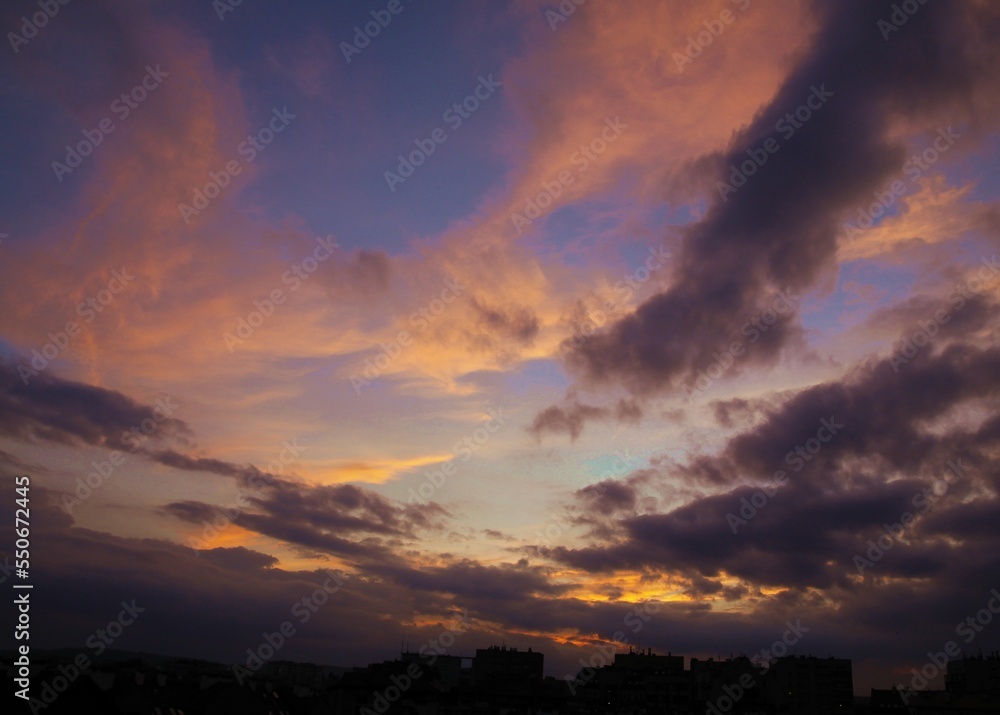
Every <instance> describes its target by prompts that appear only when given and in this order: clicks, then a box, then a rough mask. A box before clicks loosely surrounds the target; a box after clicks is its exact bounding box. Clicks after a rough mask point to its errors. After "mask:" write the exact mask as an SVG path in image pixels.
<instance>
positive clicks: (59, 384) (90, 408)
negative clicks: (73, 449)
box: [0, 360, 192, 448]
mask: <svg viewBox="0 0 1000 715" xmlns="http://www.w3.org/2000/svg"><path fill="white" fill-rule="evenodd" d="M18 367H23V364H18V363H14V362H13V361H10V360H0V428H2V429H3V431H4V432H5V433H6V434H7V435H9V436H11V437H13V438H15V439H18V440H22V441H35V440H39V439H41V440H46V441H50V442H58V443H61V444H76V445H82V444H90V445H95V446H99V447H108V448H117V447H120V446H122V445H124V444H126V441H127V440H126V437H125V435H128V434H129V433H130V432H131V431H132V430H133V429H139V430H141V431H142V432H141V434H140V436H141V437H142V438H143V439H145V435H146V434H148V435H149V438H150V439H154V440H160V441H170V440H174V441H178V442H180V443H188V442H189V440H190V437H191V434H192V433H191V430H190V428H189V427H188V425H187V424H186V423H185V422H183V421H182V420H179V419H176V418H174V417H170V416H169V414H170V413H171V412H172V411H173V408H174V407H175V405H173V404H172V403H171V402H170V400H169V399H168V400H166V402H164V401H162V400H161V403H162V404H160V403H158V404H155V405H143V404H140V403H138V402H136V401H135V400H133V399H131V398H129V397H127V396H125V395H123V394H122V393H120V392H116V391H114V390H108V389H105V388H102V387H96V386H94V385H87V384H84V383H81V382H75V381H72V380H65V379H63V378H60V377H57V376H56V375H54V374H53V373H52V371H51V370H49V371H46V372H42V373H39V374H37V375H34V376H29V377H28V379H27V384H25V380H24V379H22V375H21V374H19V372H18ZM144 423H145V424H146V425H149V424H150V423H152V424H153V425H156V430H155V431H152V432H151V431H149V429H147V428H144V427H143V425H144ZM133 439H135V438H134V437H133Z"/></svg>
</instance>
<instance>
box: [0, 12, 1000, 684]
mask: <svg viewBox="0 0 1000 715" xmlns="http://www.w3.org/2000/svg"><path fill="white" fill-rule="evenodd" d="M578 2H579V4H578V5H577V4H576V3H578ZM903 4H904V5H906V6H907V8H908V9H909V11H903V10H902V9H898V6H897V9H894V6H893V5H892V3H885V2H872V1H865V2H853V1H852V2H837V3H827V2H806V1H802V2H796V1H789V2H770V3H765V2H763V0H733V1H730V0H717V1H713V2H705V1H703V0H699V1H697V2H696V1H694V0H691V1H686V0H685V1H681V0H669V1H668V0H663V1H661V2H651V1H647V0H634V1H631V2H622V3H619V2H610V1H609V0H586V1H581V0H574V1H573V2H570V1H569V0H566V1H565V2H563V3H562V4H561V5H560V4H558V3H538V2H534V1H533V0H531V1H528V0H525V1H520V0H509V1H504V2H499V1H496V2H494V1H488V0H468V1H466V2H429V1H421V0H391V1H388V2H381V0H379V1H377V2H371V3H368V2H355V1H349V2H333V3H330V2H297V3H279V2H261V1H259V0H244V1H243V2H241V3H239V4H233V3H230V2H229V1H228V0H218V1H217V2H215V3H214V4H213V3H212V2H210V1H209V0H199V1H198V2H194V1H192V0H183V1H181V2H153V1H146V0H143V1H140V2H128V3H113V2H103V1H102V2H69V3H68V4H66V5H58V11H57V12H56V14H55V15H54V16H52V17H48V16H47V15H45V13H44V12H43V11H41V10H39V5H38V3H36V2H29V1H28V0H16V2H11V3H6V4H5V6H4V9H3V11H2V12H0V27H2V28H3V31H4V33H5V36H6V38H7V41H6V43H5V46H4V47H3V49H2V50H0V126H2V128H3V141H2V142H0V179H2V184H3V191H2V192H0V472H2V474H3V475H4V484H5V485H7V489H6V491H5V494H6V496H5V498H4V500H3V501H2V505H3V506H2V512H3V514H4V517H3V518H4V520H5V523H7V524H12V523H13V510H14V503H13V500H14V498H15V496H14V492H13V483H14V477H15V476H16V475H23V474H27V475H30V477H31V492H30V494H31V516H32V520H31V521H32V526H31V529H32V545H31V549H32V557H31V582H32V583H34V584H35V589H34V598H35V599H36V601H35V603H36V610H35V611H34V614H35V621H34V624H33V631H32V640H31V643H32V646H33V647H36V648H42V647H67V648H79V649H84V648H85V646H84V643H85V642H86V640H87V638H88V636H89V635H90V634H92V633H93V632H94V630H95V629H96V628H98V627H100V626H101V625H102V624H106V623H107V622H108V621H109V620H111V619H113V618H114V617H115V615H116V614H117V613H118V611H119V610H120V608H121V606H120V603H121V602H122V601H126V602H131V601H132V600H133V599H135V601H136V602H137V603H138V604H139V605H141V606H143V607H144V608H145V609H146V610H145V611H144V612H143V613H142V615H141V617H139V618H138V619H137V620H136V623H135V624H134V625H132V626H130V627H129V628H128V629H127V630H126V631H125V633H124V634H123V635H122V636H121V637H120V639H118V640H117V641H116V642H115V644H114V647H115V648H123V649H131V650H142V651H149V652H156V653H163V654H170V655H187V656H197V657H204V658H211V659H216V660H220V661H223V662H227V663H230V662H238V661H240V660H245V659H246V650H247V649H248V648H254V647H256V645H257V644H258V643H260V642H261V638H262V634H263V633H266V632H272V631H274V630H276V629H277V628H278V627H279V625H280V624H281V623H282V621H283V620H285V619H288V618H289V613H290V612H291V609H292V607H293V606H294V605H295V604H296V603H297V602H299V601H300V600H301V599H302V598H303V597H307V596H309V594H311V593H313V592H314V591H315V590H316V589H317V588H319V586H320V584H321V583H323V581H324V579H326V578H327V575H326V574H327V572H328V571H329V572H333V573H338V572H339V573H341V574H342V575H343V577H344V578H345V579H346V581H345V584H344V586H343V588H341V589H340V590H338V591H337V592H336V593H335V594H333V595H331V596H330V598H329V601H328V602H327V603H325V604H324V605H323V606H322V607H321V608H320V609H319V610H318V611H317V612H316V613H315V614H314V617H312V618H311V619H310V620H309V621H308V623H303V624H301V625H300V626H299V627H298V632H297V633H296V634H295V635H294V636H293V637H291V638H289V639H288V642H287V644H285V645H284V647H283V648H282V649H281V650H280V653H279V654H278V655H276V656H275V657H276V658H283V659H291V660H309V661H314V662H322V663H328V664H333V665H351V664H352V663H354V664H359V665H360V664H364V663H367V662H369V661H376V660H383V659H388V658H391V657H393V656H395V655H396V654H397V653H398V651H399V647H400V641H401V639H402V640H404V641H407V642H409V643H410V645H411V647H412V648H413V649H414V650H416V648H417V647H418V646H419V645H421V644H424V643H426V642H428V641H429V640H430V639H432V638H435V637H436V636H437V635H439V634H441V633H442V632H443V631H444V629H445V628H446V627H447V626H448V624H449V623H452V622H454V620H455V618H456V617H457V616H458V615H459V614H462V613H465V612H467V614H468V618H470V619H472V621H473V622H474V624H475V625H474V627H472V628H471V629H470V630H468V631H467V632H465V633H463V634H462V635H460V636H459V637H458V639H457V641H456V643H455V645H454V646H453V647H452V648H451V649H450V650H449V652H452V653H457V654H463V655H465V654H472V653H473V652H474V650H475V649H476V648H477V647H478V648H483V647H486V646H488V645H490V644H493V643H497V644H499V643H501V642H505V643H506V644H507V645H512V646H516V647H519V648H525V649H526V648H528V647H529V646H530V647H532V648H534V649H536V650H541V651H543V652H544V653H545V654H546V671H547V674H549V675H554V676H556V677H560V678H561V677H563V676H565V675H571V674H573V673H575V672H576V670H577V668H579V659H581V658H583V659H584V660H590V658H591V656H592V654H593V653H595V652H596V649H597V648H598V647H602V646H606V645H607V644H609V643H612V644H614V645H615V647H618V648H619V649H625V650H627V648H628V645H634V644H638V643H641V645H642V647H652V648H653V649H654V650H655V651H656V652H662V653H666V652H668V651H672V652H673V653H675V654H676V653H682V654H685V655H689V656H697V657H708V656H718V655H722V656H723V657H728V656H730V655H731V654H732V655H735V654H738V653H740V652H743V653H746V654H748V655H752V654H756V653H759V652H760V651H761V649H765V648H769V647H770V646H771V644H772V643H773V642H774V641H775V640H777V639H780V638H781V635H782V632H783V631H784V630H785V629H786V627H787V626H786V625H785V624H786V622H789V621H791V622H792V623H796V622H801V624H802V625H803V626H805V627H807V628H808V629H809V630H808V632H807V633H806V634H805V635H804V636H803V637H802V639H801V640H800V642H799V643H798V644H797V645H796V646H795V652H796V653H799V654H807V653H811V654H813V655H818V656H822V657H826V656H828V655H833V656H838V657H849V658H853V659H854V661H855V686H856V690H857V691H858V692H863V693H867V689H868V688H869V687H871V686H872V685H875V686H878V687H888V686H889V685H890V684H893V683H909V682H910V677H911V676H910V668H913V667H918V668H919V667H920V666H921V665H922V664H924V663H925V662H927V658H928V656H927V653H928V652H929V651H935V652H936V651H940V650H942V648H943V647H944V645H945V644H946V643H947V642H948V641H949V640H956V641H957V642H958V643H959V644H960V645H961V647H962V648H963V649H964V650H965V651H966V652H968V653H978V652H979V651H980V650H982V651H983V652H987V651H991V650H994V649H996V648H997V647H998V646H1000V624H997V623H992V624H990V625H982V624H981V623H980V624H979V625H977V626H976V628H975V629H974V630H969V631H968V632H969V633H971V634H972V637H971V638H969V639H968V640H966V637H963V631H962V630H961V629H960V628H959V626H960V624H962V622H964V621H965V620H966V619H967V618H969V617H972V618H973V619H975V617H976V614H977V612H980V611H981V609H984V608H987V603H988V602H989V601H990V599H991V597H992V596H991V589H995V588H998V587H1000V526H998V525H1000V497H998V490H1000V447H998V445H1000V342H998V337H1000V318H998V315H1000V314H998V312H997V305H998V302H1000V263H998V262H997V256H998V253H1000V250H998V242H1000V213H998V203H997V200H998V197H1000V161H998V159H1000V133H998V129H1000V127H998V125H1000V81H998V79H997V78H998V77H1000V72H998V70H1000V61H998V60H1000V57H998V54H1000V46H998V44H997V41H996V38H997V37H998V36H1000V6H998V5H997V4H996V3H993V2H988V1H987V0H980V1H975V0H968V1H964V2H954V3H943V2H937V3H935V2H928V3H926V4H923V5H921V4H918V3H917V2H915V0H913V1H912V2H910V3H903ZM911 5H912V6H913V7H912V8H911V7H910V6H911ZM570 10H572V12H570ZM33 17H34V18H38V19H41V18H42V17H44V18H45V22H44V23H38V24H36V21H35V20H34V19H32V18H33ZM39 25H40V26H39ZM370 35H371V36H370ZM213 522H214V524H215V525H216V526H211V524H212V523H213ZM897 524H899V526H898V527H897V526H896V525H897ZM207 525H208V526H207ZM5 529H6V531H5V532H4V533H5V534H7V536H5V537H4V542H3V546H2V550H0V558H3V557H7V558H8V561H7V562H5V563H6V565H7V567H6V568H5V569H4V573H3V578H4V579H5V580H6V581H8V582H9V581H10V580H12V579H13V578H14V577H13V576H12V575H11V574H10V573H9V564H10V563H11V561H12V557H13V543H14V537H13V533H12V531H11V530H10V528H9V526H5ZM880 538H881V541H880ZM646 602H652V603H654V604H656V608H657V609H658V610H657V611H656V613H655V615H652V616H650V617H648V620H638V621H637V620H636V618H635V616H634V615H633V616H631V617H630V616H629V614H633V613H634V611H635V609H636V607H637V605H639V604H643V603H646ZM627 618H629V620H626V619H627ZM636 624H640V627H639V628H638V629H636V628H635V625H636ZM967 628H971V626H970V627H967ZM620 631H622V632H624V633H626V634H627V637H628V643H623V642H622V641H621V638H618V639H617V641H618V642H617V643H614V641H615V640H616V639H615V636H614V634H615V633H616V632H620ZM956 631H957V632H956ZM5 642H6V641H5ZM12 643H13V641H9V643H8V645H6V646H4V647H5V648H8V647H11V644H12ZM938 685H939V686H940V681H939V682H938Z"/></svg>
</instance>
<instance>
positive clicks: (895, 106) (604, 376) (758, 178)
mask: <svg viewBox="0 0 1000 715" xmlns="http://www.w3.org/2000/svg"><path fill="white" fill-rule="evenodd" d="M813 10H814V13H815V14H816V16H817V18H818V25H819V29H818V32H817V35H816V37H815V38H814V41H813V44H812V47H811V48H810V50H809V51H808V52H807V53H805V54H804V56H803V57H802V58H801V59H800V60H799V61H798V63H797V65H796V66H795V67H794V69H793V70H792V71H791V72H790V73H789V75H788V77H787V78H786V80H785V81H784V83H783V84H782V86H781V87H780V89H779V90H778V91H777V92H776V94H775V95H774V97H773V98H771V100H770V101H769V102H768V103H767V104H766V106H764V107H763V108H762V109H760V111H758V112H757V114H756V115H755V116H754V118H753V120H752V121H751V122H750V123H749V125H748V126H746V127H745V128H743V129H742V130H741V131H739V132H737V133H736V134H735V135H734V136H733V139H732V141H731V142H730V145H729V147H728V148H727V149H726V150H725V152H722V153H719V154H715V155H712V156H711V157H709V158H707V159H706V161H708V162H709V163H710V164H711V166H713V167H714V175H715V178H716V179H717V180H719V181H725V182H738V181H737V180H735V179H732V178H731V176H730V174H731V173H732V170H731V169H730V167H731V166H741V165H742V164H743V163H744V162H746V161H747V160H748V156H749V155H748V154H747V152H748V151H763V149H761V147H763V146H764V145H765V143H766V142H767V141H768V140H772V141H773V142H777V146H778V148H777V149H776V150H775V153H773V154H772V155H770V156H769V157H768V158H767V161H766V162H765V163H763V164H762V165H760V168H759V169H753V175H752V176H750V177H748V178H746V181H745V185H741V186H739V187H738V188H736V190H735V191H734V192H732V193H729V192H726V193H725V196H724V197H716V198H714V199H713V201H712V203H711V206H710V208H709V209H708V211H707V213H706V215H705V217H704V218H703V219H702V220H701V221H699V222H697V223H696V224H694V225H693V226H691V227H690V228H688V229H687V230H686V236H685V239H684V242H683V245H682V247H681V250H680V253H679V255H678V256H677V263H676V266H677V268H676V271H675V282H674V283H673V285H672V286H671V287H670V288H669V289H667V290H666V291H664V292H662V293H659V294H657V295H655V296H653V297H652V298H650V299H648V300H647V301H646V302H644V303H643V304H642V305H640V306H639V307H638V309H637V310H636V311H635V312H634V313H633V314H631V315H628V316H626V317H624V318H622V319H621V320H619V321H618V322H617V323H615V324H613V325H611V326H610V327H609V328H608V329H606V330H604V331H602V332H600V333H598V334H596V335H594V336H592V337H591V338H590V339H589V340H587V341H585V342H584V343H583V344H582V345H580V346H578V347H576V348H575V349H573V350H572V351H571V352H570V353H569V354H568V356H567V364H568V366H569V367H570V368H571V369H572V370H573V371H574V372H575V373H576V374H577V375H578V376H579V377H580V379H581V380H582V381H584V382H585V383H586V384H589V385H615V384H617V385H622V386H624V387H625V388H627V389H629V390H630V391H632V392H633V393H634V394H643V393H648V392H669V391H671V390H673V389H674V388H675V387H676V386H677V385H678V383H680V382H683V381H686V380H688V379H690V378H693V377H694V376H695V374H696V372H697V371H698V370H699V369H701V368H704V367H705V366H707V365H709V364H710V363H711V361H712V359H713V355H712V354H713V351H718V350H721V349H724V348H725V347H726V346H727V345H728V344H729V343H730V341H731V340H733V338H734V333H735V329H737V328H738V327H739V322H742V321H743V320H748V319H750V318H751V317H752V316H753V315H755V314H759V313H760V312H761V311H763V310H765V309H766V307H767V304H768V303H769V301H770V300H771V297H772V294H774V293H775V292H776V291H779V290H782V289H786V288H787V289H791V290H796V291H797V290H806V289H808V288H810V287H812V286H813V285H814V284H815V283H816V282H817V280H818V279H819V278H820V276H821V275H823V274H824V273H825V272H829V271H831V270H832V269H833V268H834V267H835V259H836V254H837V238H838V233H839V232H840V229H841V218H842V216H843V215H844V213H845V212H847V211H849V210H851V209H853V208H855V207H856V206H857V205H859V204H861V203H865V202H867V201H868V198H869V197H870V196H871V195H872V192H873V191H874V190H876V189H877V188H879V187H880V186H881V185H882V184H883V183H884V182H885V181H886V180H887V179H889V178H891V177H892V176H893V174H894V173H895V172H896V171H898V168H899V166H901V164H902V162H903V159H904V151H905V148H904V146H903V145H902V144H901V143H900V142H899V141H898V140H895V139H890V138H888V135H889V134H890V133H891V132H890V130H891V129H894V128H895V127H896V125H897V124H898V123H899V122H900V120H901V118H902V117H904V116H905V117H906V120H907V121H908V122H910V123H911V125H913V126H920V127H922V130H923V131H933V130H934V129H936V127H937V123H938V122H941V121H944V120H945V118H947V123H956V124H959V123H965V122H972V121H973V117H979V118H980V119H981V117H982V115H981V114H980V113H979V112H977V111H975V108H977V107H981V106H995V105H996V99H997V92H996V89H995V83H993V82H992V79H991V78H990V76H989V73H988V72H986V71H985V70H984V66H983V64H982V63H981V61H980V60H979V59H977V56H978V53H980V52H986V53H987V54H991V53H992V54H995V49H993V50H991V49H988V47H989V39H988V34H987V33H986V28H990V27H995V26H996V25H997V24H998V22H1000V19H998V18H1000V15H998V12H997V9H996V8H994V7H992V6H987V5H984V4H979V5H970V6H967V7H965V8H963V10H964V11H963V12H960V13H954V12H951V11H949V10H948V9H946V8H943V7H939V6H934V5H929V6H926V7H922V8H921V12H919V13H917V14H915V15H914V16H913V17H911V18H910V20H909V23H908V25H907V27H906V30H905V31H900V32H898V33H895V34H894V35H893V36H892V38H891V41H889V42H887V41H885V40H884V39H883V37H882V36H881V35H880V33H878V32H876V31H868V32H865V31H863V30H860V29H859V28H869V29H870V30H873V29H874V28H876V23H877V21H878V20H879V19H880V18H882V16H883V15H885V14H886V13H887V12H890V11H891V6H890V4H889V3H868V4H863V5H862V4H856V3H847V4H838V5H836V6H826V5H815V6H813ZM956 38H962V41H961V43H960V44H958V45H957V44H956ZM929 48H930V49H929ZM930 57H935V58H936V59H935V60H931V59H930ZM824 92H825V93H827V94H826V95H824V97H825V98H824V99H823V100H822V101H820V99H819V98H820V97H821V95H823V93H824ZM806 102H812V104H813V106H812V108H811V109H810V110H807V111H803V112H802V114H801V115H802V116H803V117H804V116H805V115H806V113H808V114H809V115H810V116H809V118H808V119H807V120H803V122H802V123H801V124H799V127H798V128H795V127H793V126H792V125H791V124H789V121H788V119H787V115H789V113H794V112H796V111H798V110H797V108H798V107H801V106H803V105H804V104H805V103H806ZM993 114H994V115H995V112H994V113H993ZM772 146H773V145H772ZM765 155H766V152H765ZM751 168H753V167H751ZM713 183H714V182H713ZM734 317H735V318H736V319H737V320H738V322H737V324H736V325H734V324H733V322H732V321H733V319H734ZM801 337H802V331H801V329H800V328H799V327H798V325H797V323H796V321H795V319H794V313H787V314H785V315H783V316H779V318H778V320H777V321H776V322H775V323H774V324H773V325H772V326H771V329H770V330H769V331H768V332H767V333H765V334H764V339H762V340H761V341H760V342H759V343H758V344H756V345H753V346H751V347H749V348H748V350H747V355H746V357H744V358H743V359H742V360H741V361H740V362H739V364H737V365H736V366H734V368H733V370H732V374H733V375H735V374H738V373H740V372H742V371H744V370H746V369H747V368H749V367H751V366H767V365H770V364H773V363H774V361H775V360H776V359H777V358H778V356H779V355H780V354H782V352H783V351H785V350H786V349H787V348H789V347H790V346H793V345H795V344H796V343H800V342H801Z"/></svg>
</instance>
